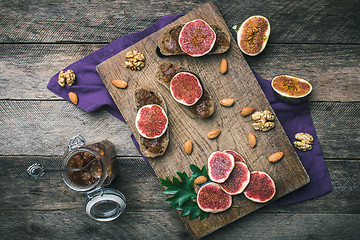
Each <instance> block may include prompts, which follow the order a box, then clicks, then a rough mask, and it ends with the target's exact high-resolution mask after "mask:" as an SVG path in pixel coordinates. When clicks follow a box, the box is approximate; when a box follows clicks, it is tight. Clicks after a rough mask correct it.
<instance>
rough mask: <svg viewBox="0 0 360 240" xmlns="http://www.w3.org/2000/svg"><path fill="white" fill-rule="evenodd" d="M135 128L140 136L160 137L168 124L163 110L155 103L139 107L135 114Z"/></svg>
mask: <svg viewBox="0 0 360 240" xmlns="http://www.w3.org/2000/svg"><path fill="white" fill-rule="evenodd" d="M135 124H136V129H137V130H138V132H139V133H140V135H141V136H143V137H144V138H148V139H155V138H159V137H161V136H162V135H163V134H164V133H165V131H166V129H167V126H168V118H167V115H166V112H165V110H164V109H163V108H162V107H161V106H159V105H157V104H149V105H145V106H143V107H141V108H140V109H139V111H138V112H137V115H136V120H135Z"/></svg>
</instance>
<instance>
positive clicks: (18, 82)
mask: <svg viewBox="0 0 360 240" xmlns="http://www.w3.org/2000/svg"><path fill="white" fill-rule="evenodd" d="M102 46H104V45H103V44H59V45H57V44H54V45H53V44H40V45H37V44H6V45H0V67H1V69H2V74H1V75H0V86H1V88H0V99H60V98H59V97H58V96H57V95H55V94H54V93H52V92H51V91H49V90H48V89H47V88H46V86H47V84H48V81H49V80H50V78H51V77H52V76H53V75H54V74H56V73H57V72H58V71H59V70H61V69H63V68H65V67H66V66H68V65H70V64H71V63H73V62H75V61H77V60H79V59H81V58H83V57H85V56H87V55H88V54H90V53H92V52H94V51H96V50H98V49H99V48H101V47H102ZM358 52H360V46H359V45H321V44H320V45H319V44H295V45H292V44H290V45H287V44H269V45H268V46H267V48H266V49H265V51H264V52H263V53H262V54H260V55H259V56H257V57H246V60H247V62H248V63H249V65H250V67H251V68H252V69H253V70H255V71H256V72H257V73H258V74H260V75H261V76H262V77H264V78H266V79H270V80H271V79H272V78H274V77H275V76H277V75H281V74H289V75H293V76H299V77H302V78H304V79H307V80H309V81H310V82H311V83H312V84H313V86H314V91H313V93H312V96H311V98H310V101H360V94H358V93H359V92H360V82H359V81H358V76H359V75H360V65H359V62H360V57H359V55H358V54H356V53H358ZM232 64H234V63H231V62H229V69H231V66H232ZM229 71H230V70H229ZM329 90H331V91H329Z"/></svg>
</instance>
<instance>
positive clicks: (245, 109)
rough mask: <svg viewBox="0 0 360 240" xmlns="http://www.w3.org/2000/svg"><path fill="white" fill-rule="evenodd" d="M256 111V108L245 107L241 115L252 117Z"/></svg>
mask: <svg viewBox="0 0 360 240" xmlns="http://www.w3.org/2000/svg"><path fill="white" fill-rule="evenodd" d="M254 110H255V108H254V107H244V108H243V109H241V112H240V115H241V116H243V117H246V116H248V115H250V114H251V113H252V112H253V111H254Z"/></svg>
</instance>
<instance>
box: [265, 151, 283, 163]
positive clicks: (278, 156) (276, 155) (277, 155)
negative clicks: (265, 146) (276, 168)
mask: <svg viewBox="0 0 360 240" xmlns="http://www.w3.org/2000/svg"><path fill="white" fill-rule="evenodd" d="M283 156H284V153H283V152H276V153H273V154H271V155H270V157H269V162H272V163H275V162H277V161H279V160H280V159H281V158H282V157H283Z"/></svg>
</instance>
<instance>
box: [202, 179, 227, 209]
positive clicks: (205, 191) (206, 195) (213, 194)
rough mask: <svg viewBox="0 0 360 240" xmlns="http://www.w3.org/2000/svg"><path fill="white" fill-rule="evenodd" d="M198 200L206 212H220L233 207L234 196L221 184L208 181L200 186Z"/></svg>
mask: <svg viewBox="0 0 360 240" xmlns="http://www.w3.org/2000/svg"><path fill="white" fill-rule="evenodd" d="M196 202H197V204H198V206H199V208H200V209H201V210H203V211H204V212H211V213H218V212H223V211H225V210H227V209H229V208H230V207H231V204H232V197H231V195H229V194H227V193H226V192H224V191H223V190H222V189H221V187H220V186H219V184H217V183H214V182H208V183H205V184H204V185H202V186H201V187H200V189H199V191H198V193H197V198H196Z"/></svg>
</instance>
